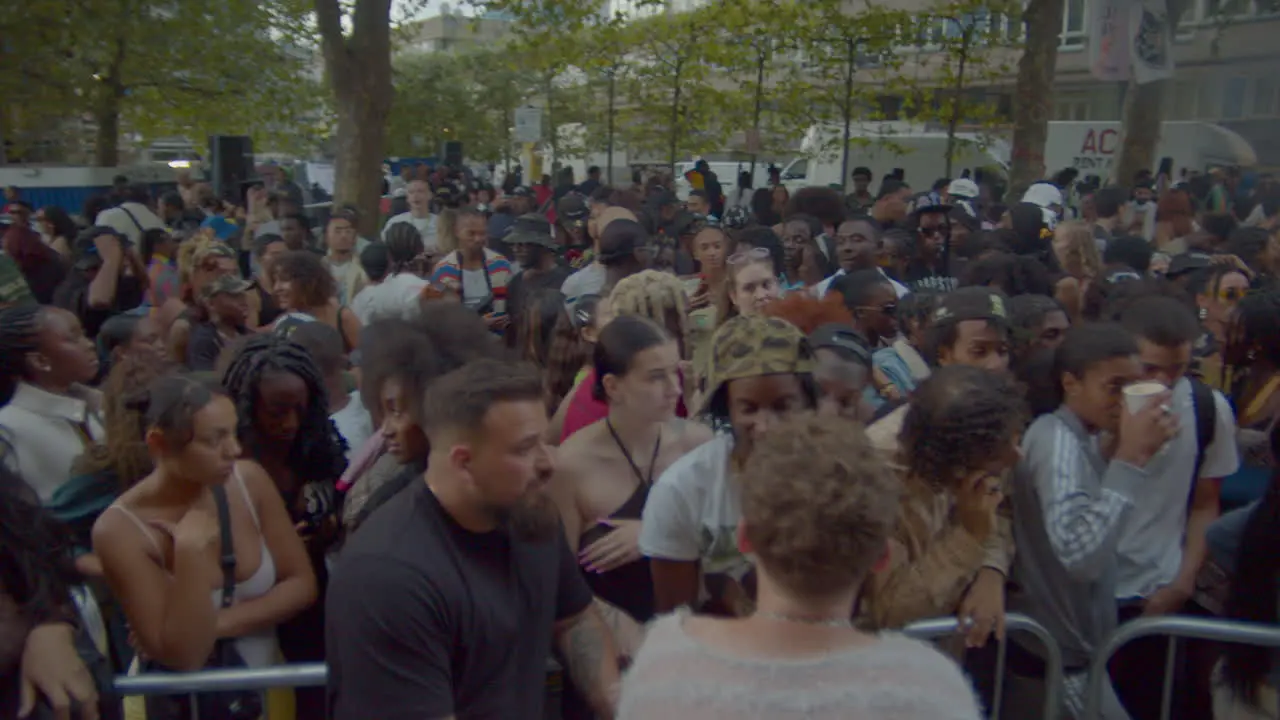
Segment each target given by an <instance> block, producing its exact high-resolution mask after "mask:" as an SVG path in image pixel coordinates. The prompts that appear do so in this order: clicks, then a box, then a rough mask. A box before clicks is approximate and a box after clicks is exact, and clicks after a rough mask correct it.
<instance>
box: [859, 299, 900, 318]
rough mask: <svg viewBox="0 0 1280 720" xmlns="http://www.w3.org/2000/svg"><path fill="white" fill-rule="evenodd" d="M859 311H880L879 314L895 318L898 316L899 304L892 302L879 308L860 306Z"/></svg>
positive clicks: (875, 306)
mask: <svg viewBox="0 0 1280 720" xmlns="http://www.w3.org/2000/svg"><path fill="white" fill-rule="evenodd" d="M858 309H859V310H878V311H879V312H881V313H884V314H885V315H886V316H888V317H893V316H895V315H897V314H898V303H896V302H891V303H885V304H884V305H879V306H877V305H859V306H858Z"/></svg>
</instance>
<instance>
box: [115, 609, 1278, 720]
mask: <svg viewBox="0 0 1280 720" xmlns="http://www.w3.org/2000/svg"><path fill="white" fill-rule="evenodd" d="M1126 627H1128V626H1126ZM959 632H960V623H959V621H958V620H957V619H956V618H954V617H947V618H935V619H932V620H921V621H919V622H915V623H911V624H910V625H908V626H906V627H905V628H903V629H902V633H903V634H904V635H907V636H910V637H913V638H916V639H917V640H935V639H939V638H945V637H954V636H956V635H957V633H959ZM1015 632H1025V633H1029V634H1031V635H1034V636H1035V637H1036V638H1038V639H1039V640H1040V642H1041V643H1043V644H1044V646H1045V648H1046V655H1047V657H1046V658H1045V667H1046V673H1045V700H1044V704H1045V714H1044V718H1045V719H1046V720H1051V719H1053V718H1057V717H1058V712H1059V708H1060V706H1061V703H1062V682H1063V680H1062V652H1061V650H1060V649H1059V648H1058V644H1057V643H1056V642H1054V640H1053V637H1052V636H1050V635H1049V631H1048V630H1045V629H1044V626H1042V625H1041V624H1040V623H1038V622H1036V621H1035V620H1032V619H1031V618H1029V617H1027V616H1026V615H1020V614H1017V613H1012V614H1009V615H1006V616H1005V639H1004V640H1003V641H1001V642H1000V643H999V645H998V648H997V656H996V675H995V680H996V685H995V697H994V700H993V706H992V708H991V718H993V719H994V718H999V717H1000V709H1001V701H1002V695H1003V689H1004V674H1005V673H1004V671H1005V645H1006V643H1008V637H1009V633H1015ZM1276 638H1277V639H1276V645H1280V630H1277V631H1276ZM1121 644H1123V643H1121ZM1116 647H1118V645H1117V646H1116ZM554 669H555V666H554V664H553V663H552V662H550V661H549V662H548V671H549V672H550V671H552V670H554ZM328 676H329V670H328V667H327V666H326V665H325V664H324V663H307V664H295V665H274V666H272V667H268V668H257V669H248V668H236V669H231V670H201V671H199V672H190V673H144V674H141V675H133V676H124V675H120V676H117V677H116V678H115V679H114V681H113V685H114V687H115V691H116V694H117V695H119V696H120V697H130V696H138V695H143V696H145V695H186V694H196V693H206V692H225V691H229V690H269V689H272V688H296V687H319V686H323V685H324V684H325V682H326V681H327V680H328ZM191 705H192V711H193V712H195V709H196V703H194V702H193V703H192V704H191Z"/></svg>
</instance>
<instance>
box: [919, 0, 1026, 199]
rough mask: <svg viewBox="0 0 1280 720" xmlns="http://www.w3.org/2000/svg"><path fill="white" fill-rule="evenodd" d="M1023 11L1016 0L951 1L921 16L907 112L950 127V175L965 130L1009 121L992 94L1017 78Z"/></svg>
mask: <svg viewBox="0 0 1280 720" xmlns="http://www.w3.org/2000/svg"><path fill="white" fill-rule="evenodd" d="M1020 10H1021V7H1020V3H1017V2H1013V1H1010V0H946V1H945V2H941V3H939V4H936V5H934V6H932V7H929V8H927V9H926V10H924V11H923V12H921V13H919V14H918V15H917V16H916V18H915V23H914V25H913V26H912V32H913V35H914V37H915V39H916V54H915V62H914V63H912V64H913V66H914V70H915V81H916V83H917V87H916V91H915V92H914V93H912V94H910V95H908V97H909V98H911V102H910V103H909V105H908V108H907V111H908V114H910V115H912V116H914V119H916V120H919V121H922V122H937V123H939V124H941V125H943V126H944V127H945V128H946V132H947V149H946V170H945V173H944V174H945V176H946V177H951V175H952V163H953V161H954V159H955V155H956V151H957V150H958V149H959V146H960V143H961V142H963V141H962V140H961V139H960V138H959V137H958V136H957V131H958V130H959V129H960V127H961V126H965V127H968V128H977V129H980V130H981V129H992V128H994V127H995V126H997V125H1000V126H1003V125H1004V124H1005V123H1006V122H1007V120H1008V118H1007V117H1006V116H1005V115H1004V114H1003V113H1002V111H1001V108H1000V106H999V104H998V103H994V102H990V100H989V98H988V95H987V91H988V90H989V89H990V88H991V87H993V86H997V85H1003V84H1005V83H1006V82H1007V81H1008V78H1009V76H1010V75H1011V74H1012V71H1013V61H1014V59H1015V57H1016V52H1017V50H1018V49H1019V48H1020V46H1021V32H1020V30H1021V28H1020V27H1019V24H1020V23H1019V22H1018V20H1016V18H1017V17H1018V15H1019V12H1020Z"/></svg>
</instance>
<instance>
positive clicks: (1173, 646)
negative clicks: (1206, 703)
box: [1084, 615, 1280, 720]
mask: <svg viewBox="0 0 1280 720" xmlns="http://www.w3.org/2000/svg"><path fill="white" fill-rule="evenodd" d="M1152 635H1167V636H1169V645H1168V651H1167V652H1166V653H1165V663H1164V677H1163V678H1162V680H1161V685H1160V689H1161V699H1160V720H1169V715H1170V713H1171V712H1172V711H1173V683H1172V680H1173V672H1174V668H1175V667H1176V664H1175V663H1176V661H1177V653H1176V650H1177V648H1178V641H1179V640H1184V639H1190V640H1216V641H1218V642H1226V643H1238V644H1244V645H1258V646H1261V647H1269V648H1280V627H1277V626H1275V625H1262V624H1259V623H1247V622H1239V621H1236V620H1219V619H1216V618H1199V617H1191V616H1185V615H1166V616H1164V617H1151V618H1138V619H1137V620H1134V621H1132V622H1127V623H1125V624H1124V625H1121V626H1120V627H1118V628H1116V631H1115V632H1113V633H1112V634H1111V637H1109V638H1107V641H1106V642H1105V643H1103V645H1102V647H1100V648H1098V652H1097V654H1095V655H1094V657H1093V662H1092V664H1091V665H1090V668H1089V690H1088V693H1087V694H1086V696H1085V713H1084V720H1097V719H1098V718H1099V716H1100V713H1101V708H1102V696H1103V689H1104V688H1105V687H1106V686H1105V685H1104V681H1106V682H1109V680H1108V677H1107V663H1108V662H1109V661H1110V660H1111V656H1112V655H1114V654H1115V653H1116V651H1117V650H1119V649H1120V648H1122V647H1124V646H1125V645H1127V644H1129V643H1130V642H1132V641H1134V640H1137V639H1139V638H1144V637H1151V636H1152Z"/></svg>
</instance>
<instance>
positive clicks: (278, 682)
mask: <svg viewBox="0 0 1280 720" xmlns="http://www.w3.org/2000/svg"><path fill="white" fill-rule="evenodd" d="M328 678H329V668H328V667H327V666H326V665H325V664H324V663H306V664H298V665H273V666H271V667H268V668H257V669H253V670H250V669H249V668H235V669H232V670H201V671H199V672H189V673H143V674H141V675H133V676H125V675H119V676H117V677H116V678H115V680H114V682H113V683H112V684H113V685H114V686H115V690H116V694H117V695H119V696H120V697H129V696H133V695H185V694H188V693H206V692H225V691H228V690H270V689H272V688H286V687H290V688H293V687H319V686H322V685H324V684H325V681H326V680H328Z"/></svg>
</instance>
